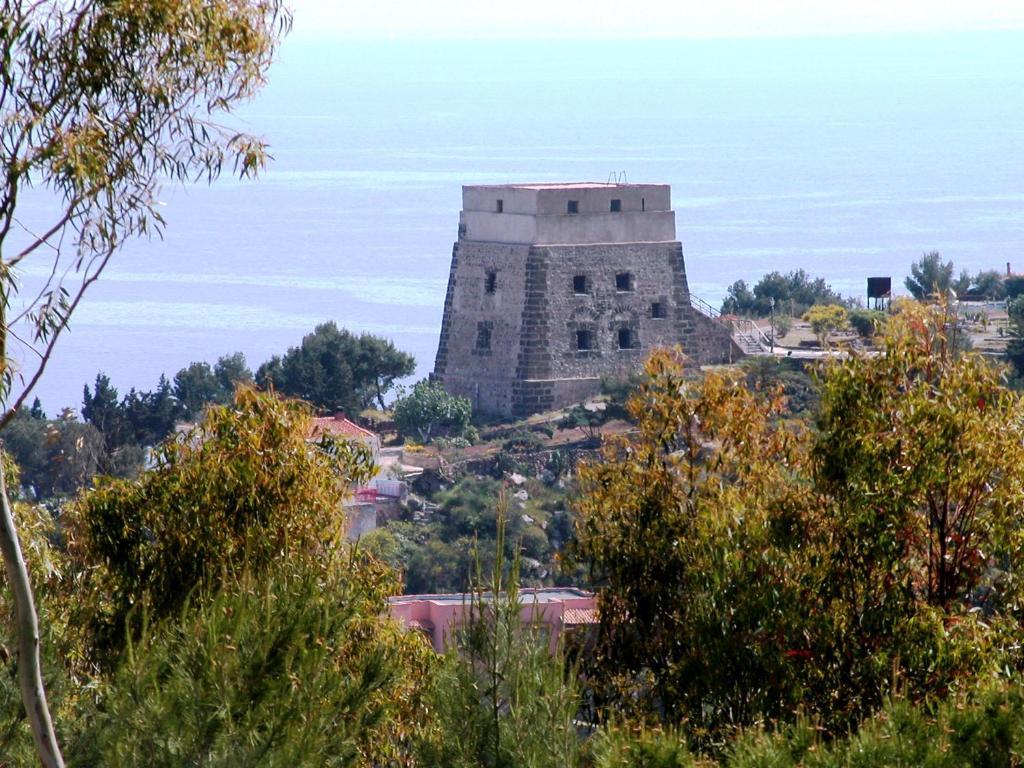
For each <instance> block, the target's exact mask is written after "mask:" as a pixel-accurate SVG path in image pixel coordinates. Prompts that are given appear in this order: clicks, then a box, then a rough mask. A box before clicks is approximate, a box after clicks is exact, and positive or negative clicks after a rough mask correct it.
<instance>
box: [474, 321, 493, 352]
mask: <svg viewBox="0 0 1024 768" xmlns="http://www.w3.org/2000/svg"><path fill="white" fill-rule="evenodd" d="M476 348H477V349H490V348H491V329H490V328H487V327H486V326H480V327H479V328H477V329H476Z"/></svg>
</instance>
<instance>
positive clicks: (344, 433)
mask: <svg viewBox="0 0 1024 768" xmlns="http://www.w3.org/2000/svg"><path fill="white" fill-rule="evenodd" d="M322 435H331V436H333V437H343V438H347V439H349V440H352V439H355V440H370V439H372V438H375V437H376V436H377V435H376V434H375V433H373V432H371V431H370V430H368V429H363V428H362V427H360V426H359V425H358V424H356V423H355V422H354V421H349V420H348V419H346V418H345V417H344V416H343V415H342V414H340V413H336V414H334V415H333V416H317V417H316V418H315V419H313V428H312V429H311V430H310V433H309V436H310V437H311V438H315V437H321V436H322Z"/></svg>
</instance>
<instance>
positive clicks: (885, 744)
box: [591, 684, 1024, 768]
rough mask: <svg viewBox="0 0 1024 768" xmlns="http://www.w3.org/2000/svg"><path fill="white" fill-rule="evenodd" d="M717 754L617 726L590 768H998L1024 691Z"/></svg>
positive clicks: (1019, 723) (811, 727)
mask: <svg viewBox="0 0 1024 768" xmlns="http://www.w3.org/2000/svg"><path fill="white" fill-rule="evenodd" d="M723 752H724V754H722V755H720V756H719V757H718V759H708V758H707V757H705V756H702V755H700V753H698V752H695V751H693V750H691V749H690V748H689V747H688V745H687V743H686V740H685V736H684V734H682V733H680V732H678V731H675V730H672V729H667V730H663V729H650V728H644V727H633V728H630V727H628V726H622V725H616V726H613V727H611V728H608V729H603V730H602V731H601V732H600V733H599V734H598V736H597V737H596V738H595V739H594V742H593V744H592V749H591V755H592V758H593V765H594V768H635V767H636V766H644V768H689V767H690V766H694V767H695V768H696V767H697V766H700V768H767V767H768V766H771V768H911V766H915V767H916V766H928V767H929V768H997V766H998V767H1000V768H1002V767H1003V766H1015V765H1019V764H1020V756H1021V754H1022V753H1024V691H1022V690H1021V689H1020V687H1019V685H1012V684H1011V685H1006V686H1002V687H995V688H992V689H986V690H984V691H981V692H980V693H979V694H978V695H977V696H976V697H971V698H969V699H965V698H964V697H954V698H953V699H952V700H950V701H947V702H943V703H942V704H941V705H939V706H937V707H936V709H935V711H933V712H930V711H927V710H925V709H924V708H922V707H914V706H912V705H911V704H910V703H909V702H907V701H906V700H904V699H897V700H895V701H890V702H889V703H887V704H886V706H885V707H884V708H883V709H882V710H881V711H880V712H879V713H878V715H877V716H875V717H872V718H871V719H869V720H867V721H866V722H865V723H864V724H863V725H862V726H861V728H860V729H859V731H858V732H857V733H856V734H854V735H851V736H848V737H846V738H841V739H838V740H836V741H833V742H825V741H823V740H822V737H821V733H820V730H819V729H818V728H817V727H816V726H815V724H814V723H813V721H811V720H808V719H807V718H802V719H800V720H799V721H798V722H797V723H796V724H794V725H792V726H789V727H785V728H782V729H781V730H779V731H776V732H768V731H764V730H761V729H751V730H749V731H748V732H746V733H744V734H742V735H740V736H739V738H738V739H737V740H736V741H735V742H733V743H731V744H730V745H729V746H728V747H727V748H726V749H724V750H723Z"/></svg>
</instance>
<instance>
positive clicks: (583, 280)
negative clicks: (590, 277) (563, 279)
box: [572, 275, 588, 293]
mask: <svg viewBox="0 0 1024 768" xmlns="http://www.w3.org/2000/svg"><path fill="white" fill-rule="evenodd" d="M572 292H573V293H588V291H587V276H586V275H576V276H574V277H573V279H572Z"/></svg>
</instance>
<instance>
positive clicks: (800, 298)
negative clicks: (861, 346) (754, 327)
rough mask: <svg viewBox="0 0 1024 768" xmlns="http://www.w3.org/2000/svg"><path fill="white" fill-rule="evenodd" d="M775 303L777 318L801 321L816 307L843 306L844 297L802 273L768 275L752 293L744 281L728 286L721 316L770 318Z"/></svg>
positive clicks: (755, 286)
mask: <svg viewBox="0 0 1024 768" xmlns="http://www.w3.org/2000/svg"><path fill="white" fill-rule="evenodd" d="M773 301H774V306H775V312H776V314H779V315H789V316H792V317H799V316H800V315H802V314H803V313H804V312H806V311H807V310H808V309H809V308H810V307H812V306H814V305H815V304H842V303H843V297H842V296H840V295H839V294H838V293H836V292H835V291H833V290H832V288H831V287H830V286H829V285H828V284H827V283H826V282H825V280H824V279H823V278H820V277H818V278H812V277H811V276H810V275H808V274H807V273H806V272H804V271H803V270H802V269H798V270H796V271H794V272H790V273H788V274H785V275H783V274H782V273H781V272H769V273H768V274H767V275H765V276H764V277H762V278H761V279H760V280H759V281H758V282H757V284H755V285H754V289H753V291H751V290H750V288H748V287H747V284H746V283H745V282H744V281H743V280H737V281H736V282H735V283H733V284H732V285H731V286H729V290H728V295H727V296H726V298H725V301H724V302H722V312H723V314H732V315H753V316H755V317H767V316H768V315H769V314H770V313H771V312H772V304H773Z"/></svg>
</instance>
